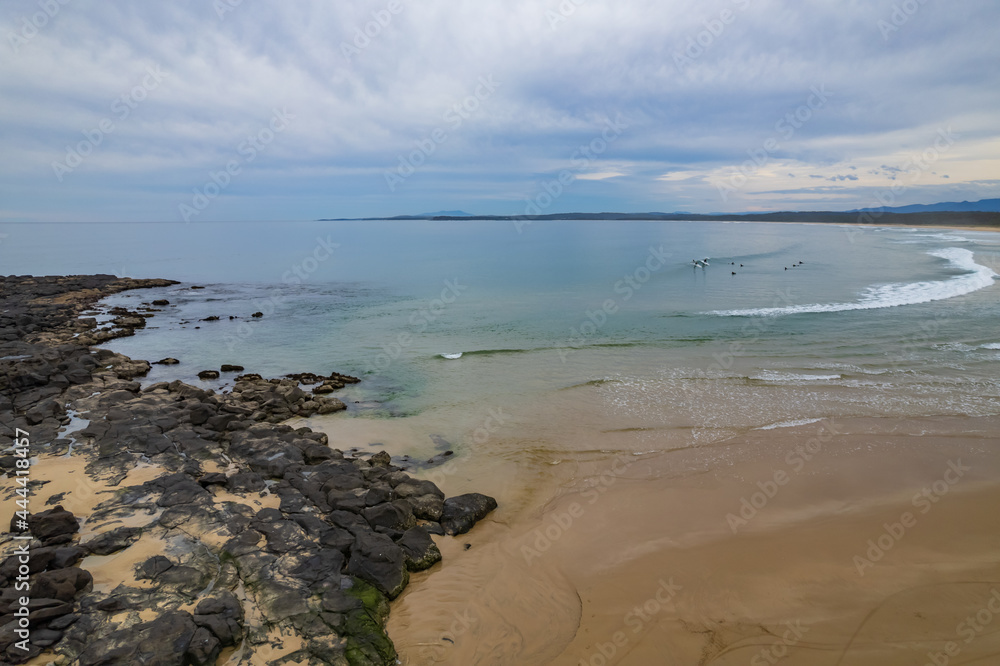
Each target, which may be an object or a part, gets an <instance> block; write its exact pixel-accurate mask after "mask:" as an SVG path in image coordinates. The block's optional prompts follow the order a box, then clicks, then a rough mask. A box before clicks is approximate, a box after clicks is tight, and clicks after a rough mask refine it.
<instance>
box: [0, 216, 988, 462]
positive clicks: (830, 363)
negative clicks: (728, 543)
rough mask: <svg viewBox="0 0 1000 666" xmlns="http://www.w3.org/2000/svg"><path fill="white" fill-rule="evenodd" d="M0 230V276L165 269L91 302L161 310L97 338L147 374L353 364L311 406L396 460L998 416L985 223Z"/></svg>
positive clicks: (571, 450)
mask: <svg viewBox="0 0 1000 666" xmlns="http://www.w3.org/2000/svg"><path fill="white" fill-rule="evenodd" d="M3 231H4V232H5V233H6V234H7V236H6V237H5V238H4V239H3V241H2V243H0V260H2V262H0V263H2V270H3V272H4V273H7V274H25V273H34V274H70V273H113V274H116V275H126V276H130V277H162V278H171V279H175V280H179V281H181V282H182V284H180V285H177V286H175V287H171V288H167V289H158V290H152V291H138V292H131V293H125V294H121V295H118V296H115V297H113V298H110V299H108V300H107V301H105V302H104V303H105V305H106V306H107V307H111V306H114V305H126V306H130V307H133V306H137V305H139V304H140V303H141V302H149V301H152V300H153V299H155V298H166V299H168V300H169V301H170V305H169V306H165V307H164V308H162V310H163V311H162V312H159V313H157V315H156V316H155V317H154V318H152V319H151V320H150V321H149V326H148V327H147V328H146V329H145V330H142V331H139V332H138V333H137V334H136V335H135V336H134V337H130V338H124V339H120V340H115V341H112V342H111V343H109V344H108V345H107V346H108V347H109V348H111V349H113V350H115V351H119V352H122V353H125V354H127V355H129V356H132V357H134V358H143V359H147V360H149V361H156V360H158V359H160V358H163V357H168V356H172V357H175V358H177V359H179V360H180V364H179V365H176V366H153V371H152V372H151V373H150V374H149V376H148V377H147V378H146V379H145V380H144V381H145V382H146V383H152V382H157V381H164V380H172V379H178V378H179V379H183V380H185V381H189V382H192V383H196V384H199V383H200V384H202V385H205V386H211V387H213V388H219V389H221V390H225V389H226V387H227V386H229V385H231V384H232V377H233V376H232V375H229V376H226V375H224V376H223V377H222V379H221V380H219V381H217V382H201V381H200V380H198V379H197V377H196V373H197V372H198V371H200V370H204V369H218V367H219V365H220V364H222V363H233V364H239V365H243V366H245V367H246V371H247V372H259V373H261V374H263V375H265V376H277V375H282V374H286V373H292V372H306V371H311V372H318V373H328V372H331V371H337V372H342V373H346V374H353V375H356V376H358V377H361V378H362V379H363V382H362V383H361V384H359V385H356V386H353V387H349V388H348V389H346V390H344V391H342V392H341V393H340V394H338V395H340V396H341V397H342V399H344V400H345V402H347V403H348V405H349V410H348V412H347V413H346V414H338V415H332V416H328V417H322V418H323V419H330V420H331V422H337V423H342V424H345V425H343V426H342V430H343V432H345V433H349V434H350V436H352V437H357V438H359V439H358V440H356V442H355V444H354V445H355V446H358V447H365V446H380V447H384V448H386V449H388V450H389V451H390V452H391V453H394V454H402V453H406V454H409V455H413V456H417V457H419V456H424V455H428V456H429V455H433V454H434V453H435V452H439V451H440V449H441V448H442V447H443V446H447V447H450V448H451V449H453V450H454V451H455V452H456V453H457V454H459V455H472V456H475V455H476V453H477V452H483V451H492V452H493V453H494V454H496V453H497V452H498V451H503V452H505V453H504V454H503V455H509V456H517V455H519V454H521V453H523V452H524V451H528V450H530V451H533V452H535V454H537V455H540V456H541V458H542V459H545V460H548V459H556V460H559V459H563V458H566V457H572V456H578V455H583V454H584V452H594V451H597V452H600V451H604V452H605V453H607V452H611V451H622V450H624V451H628V452H631V453H644V452H648V451H662V450H669V449H673V448H683V447H690V446H702V445H707V444H712V443H717V442H722V441H726V440H727V439H730V438H732V437H733V436H735V435H739V434H740V433H746V432H748V431H751V430H754V429H776V428H781V427H785V426H794V425H796V424H803V423H808V422H810V421H812V420H819V419H825V418H831V417H868V416H873V417H880V416H891V417H907V416H958V415H968V416H988V415H997V414H1000V299H998V294H1000V287H998V285H997V282H996V278H997V275H996V273H995V272H994V268H996V267H997V266H1000V254H998V253H1000V236H997V235H996V234H993V233H990V232H972V231H957V230H947V231H945V230H934V229H904V228H881V227H864V228H861V227H847V226H828V225H809V224H790V223H706V222H611V221H596V222H592V221H587V222H579V221H565V222H535V223H533V224H522V225H521V226H520V227H518V226H517V225H515V224H514V223H511V222H492V221H486V222H483V221H446V222H444V221H443V222H436V221H388V220H382V221H370V222H267V223H192V224H180V223H164V224H86V225H84V224H41V225H7V226H6V227H5V228H4V229H3ZM705 259H707V260H708V262H707V265H698V264H704V261H703V260H705ZM693 260H697V261H698V264H696V263H694V262H693ZM194 285H196V286H200V287H204V288H203V289H191V287H192V286H194ZM255 312H262V313H263V317H260V318H253V317H252V316H251V315H252V314H253V313H255ZM212 315H215V316H219V317H220V318H221V320H220V321H212V322H205V321H200V320H202V319H204V318H205V317H208V316H212ZM230 317H234V318H233V319H230ZM351 422H353V423H351ZM349 423H351V424H350V425H347V424H349ZM372 433H378V434H379V437H378V438H375V437H374V435H372ZM431 435H433V436H434V437H431ZM375 439H377V441H369V440H375ZM344 443H345V444H346V443H349V441H346V440H345V442H344ZM597 455H601V454H597Z"/></svg>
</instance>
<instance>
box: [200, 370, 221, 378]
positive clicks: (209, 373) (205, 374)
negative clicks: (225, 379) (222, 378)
mask: <svg viewBox="0 0 1000 666" xmlns="http://www.w3.org/2000/svg"><path fill="white" fill-rule="evenodd" d="M218 378H219V371H218V370H202V371H201V372H199V373H198V379H218Z"/></svg>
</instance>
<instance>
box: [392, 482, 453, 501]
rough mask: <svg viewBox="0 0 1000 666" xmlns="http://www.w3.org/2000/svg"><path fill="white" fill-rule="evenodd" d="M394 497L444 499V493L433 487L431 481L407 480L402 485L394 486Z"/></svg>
mask: <svg viewBox="0 0 1000 666" xmlns="http://www.w3.org/2000/svg"><path fill="white" fill-rule="evenodd" d="M389 483H390V485H391V484H392V479H391V478H390V480H389ZM395 490H396V495H398V496H399V497H401V498H402V499H406V498H408V497H419V496H421V495H435V496H436V497H440V498H441V499H444V493H443V492H441V489H440V488H438V487H437V486H436V485H434V483H433V482H431V481H423V480H420V479H408V480H407V481H404V482H403V483H399V484H396V486H395Z"/></svg>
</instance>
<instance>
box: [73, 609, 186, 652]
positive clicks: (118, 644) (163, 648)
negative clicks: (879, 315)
mask: <svg viewBox="0 0 1000 666" xmlns="http://www.w3.org/2000/svg"><path fill="white" fill-rule="evenodd" d="M197 629H198V627H197V626H196V625H195V623H194V620H193V619H192V618H191V615H190V614H188V613H185V612H183V611H167V612H165V613H163V614H162V615H160V616H159V617H157V618H156V619H154V620H152V621H150V622H143V623H142V624H137V625H134V626H131V627H129V628H127V629H119V630H117V631H114V632H112V633H110V634H109V635H107V636H105V637H103V638H99V639H97V640H94V641H92V642H90V643H88V644H87V645H86V647H85V648H84V650H83V652H82V653H81V654H80V658H79V664H80V666H112V665H114V666H119V665H120V666H131V665H133V664H148V665H150V666H152V664H157V665H159V666H188V664H199V665H200V664H204V663H205V662H199V661H196V657H195V656H194V655H190V654H189V653H188V649H189V648H190V647H191V642H192V640H193V639H194V635H195V632H196V631H197Z"/></svg>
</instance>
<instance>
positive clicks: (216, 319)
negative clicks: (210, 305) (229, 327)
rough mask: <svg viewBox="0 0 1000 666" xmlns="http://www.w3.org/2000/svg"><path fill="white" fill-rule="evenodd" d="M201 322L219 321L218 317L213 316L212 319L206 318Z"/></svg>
mask: <svg viewBox="0 0 1000 666" xmlns="http://www.w3.org/2000/svg"><path fill="white" fill-rule="evenodd" d="M201 321H219V316H218V315H212V316H211V317H205V318H204V319H202V320H201Z"/></svg>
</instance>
